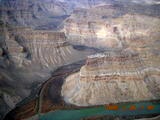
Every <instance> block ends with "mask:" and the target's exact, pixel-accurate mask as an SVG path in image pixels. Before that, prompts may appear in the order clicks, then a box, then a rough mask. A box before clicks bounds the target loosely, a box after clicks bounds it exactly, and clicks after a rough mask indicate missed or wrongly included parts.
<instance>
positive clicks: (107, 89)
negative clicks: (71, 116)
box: [62, 50, 160, 106]
mask: <svg viewBox="0 0 160 120" xmlns="http://www.w3.org/2000/svg"><path fill="white" fill-rule="evenodd" d="M152 57H154V58H155V59H152ZM159 58H160V56H155V55H153V54H152V55H151V54H150V55H149V53H148V56H144V55H142V54H138V53H135V52H134V53H133V51H132V52H131V51H128V50H127V51H109V52H106V53H105V54H104V53H103V54H96V55H92V56H89V57H88V59H87V61H86V65H85V66H83V67H82V68H81V70H80V72H78V73H74V74H72V75H70V76H69V77H68V78H66V82H65V84H64V85H63V88H62V96H63V97H64V99H65V101H66V102H68V103H71V104H76V105H80V106H90V105H100V104H109V103H118V102H131V101H143V100H150V99H159V98H160V94H159V91H160V82H159V77H160V68H159V62H158V59H159ZM142 88H143V89H142Z"/></svg>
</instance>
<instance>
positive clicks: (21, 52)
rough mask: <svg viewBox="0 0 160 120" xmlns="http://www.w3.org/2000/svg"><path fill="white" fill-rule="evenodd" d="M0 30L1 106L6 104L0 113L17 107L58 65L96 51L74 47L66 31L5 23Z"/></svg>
mask: <svg viewBox="0 0 160 120" xmlns="http://www.w3.org/2000/svg"><path fill="white" fill-rule="evenodd" d="M0 30H1V33H0V34H1V40H2V43H1V44H0V45H1V49H0V50H1V51H0V52H1V56H0V76H1V77H0V86H2V87H1V89H0V90H1V91H2V101H3V105H4V106H2V107H5V106H7V107H5V108H4V109H2V110H4V111H0V113H3V112H5V111H8V110H9V109H11V108H14V107H15V105H16V104H17V103H19V102H20V101H21V100H22V99H24V98H25V97H27V96H29V95H30V94H32V91H36V90H37V89H38V87H39V86H40V84H41V83H43V82H44V81H46V80H47V79H48V78H49V77H51V74H52V72H54V70H56V69H57V68H59V67H61V66H63V65H67V64H71V63H74V62H77V61H80V60H83V59H85V58H86V57H87V56H88V55H90V54H92V53H93V52H94V51H90V50H86V51H83V50H81V51H79V50H77V49H75V48H74V47H73V46H71V45H70V44H69V43H68V42H67V41H66V36H65V34H64V33H63V32H55V31H43V30H33V29H31V28H25V27H14V28H13V26H12V25H9V24H7V25H6V24H4V23H3V22H2V23H1V29H0ZM15 82H16V83H18V84H15ZM5 90H7V92H6V91H5ZM1 103H2V102H1ZM0 105H1V104H0Z"/></svg>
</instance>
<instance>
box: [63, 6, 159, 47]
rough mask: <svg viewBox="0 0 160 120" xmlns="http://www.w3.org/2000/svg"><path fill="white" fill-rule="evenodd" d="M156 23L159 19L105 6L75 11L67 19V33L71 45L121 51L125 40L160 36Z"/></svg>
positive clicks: (118, 7) (65, 24)
mask: <svg viewBox="0 0 160 120" xmlns="http://www.w3.org/2000/svg"><path fill="white" fill-rule="evenodd" d="M150 20H151V21H152V20H153V21H154V22H149V21H150ZM157 24H159V19H158V17H151V16H149V15H145V14H144V15H141V14H139V13H134V12H132V11H130V12H126V11H125V9H124V8H123V7H122V9H121V7H120V6H114V5H102V6H98V7H94V8H90V9H77V10H75V11H74V12H73V14H72V15H71V16H70V17H69V18H67V20H65V22H64V31H65V33H66V36H67V38H68V41H69V42H70V43H72V44H78V45H85V46H92V47H98V48H118V49H121V48H123V46H124V44H123V43H124V41H127V43H130V42H132V41H135V40H140V39H141V40H140V41H143V40H144V39H150V38H151V39H152V37H153V36H156V37H158V36H159V35H158V31H159V28H158V27H157ZM146 28H148V29H146ZM155 34H156V35H155Z"/></svg>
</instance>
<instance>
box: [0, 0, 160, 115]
mask: <svg viewBox="0 0 160 120" xmlns="http://www.w3.org/2000/svg"><path fill="white" fill-rule="evenodd" d="M159 11H160V7H159V3H158V1H157V2H156V0H148V1H146V0H141V1H140V0H139V1H136V0H132V1H130V2H128V0H120V1H119V0H1V3H0V108H3V109H0V115H4V113H6V111H8V110H10V109H11V108H14V107H15V105H16V104H17V103H19V102H20V101H22V100H23V99H24V98H25V97H27V96H29V95H30V94H32V93H34V91H36V90H38V88H39V87H40V85H41V83H43V82H45V81H46V80H47V79H48V78H49V77H50V76H51V73H52V72H54V70H56V69H57V68H59V67H61V66H63V65H66V64H71V63H74V62H77V61H79V60H82V59H87V61H86V65H85V66H83V67H82V68H81V70H80V72H78V73H76V74H73V75H71V76H68V78H67V79H66V82H65V84H64V86H63V90H62V95H63V96H64V98H65V100H66V101H67V102H69V103H73V104H76V105H84V106H87V105H90V104H92V105H95V104H103V103H110V102H111V101H114V102H122V101H134V100H144V99H145V100H147V99H157V98H158V97H159V90H160V89H159V81H158V79H159V72H157V70H159V68H157V66H158V65H159V50H160V49H159V43H160V42H159V39H160V35H159V32H160V28H159V24H160V20H159V17H160V12H159ZM73 45H76V47H75V46H73ZM77 45H78V47H77ZM86 46H87V47H92V48H100V49H101V48H103V50H106V53H108V52H109V53H110V50H111V51H114V52H113V54H114V55H115V54H118V55H119V54H120V53H121V52H122V51H129V54H133V53H134V54H136V55H138V58H136V59H135V60H132V57H131V58H129V60H128V61H127V60H126V59H128V58H127V57H126V58H125V57H124V56H121V57H122V58H123V57H124V61H121V59H120V61H116V62H115V61H114V60H115V59H112V57H113V56H114V55H113V56H112V54H111V56H109V59H110V61H108V59H107V60H106V59H104V58H105V57H104V56H105V55H104V54H103V53H102V54H99V55H97V54H96V55H97V56H98V57H97V56H96V55H95V56H94V55H93V56H90V57H88V58H87V56H88V55H91V54H94V53H95V52H96V50H97V49H96V50H95V49H92V48H90V49H88V48H86ZM117 51H119V52H117ZM146 51H147V52H146ZM148 53H149V55H150V56H149V57H145V55H144V54H148ZM120 55H121V54H120ZM139 58H140V59H141V60H140V61H142V62H143V63H145V64H144V65H142V64H140V65H139V63H138V62H137V60H139ZM146 60H147V62H146ZM126 61H127V62H126ZM124 64H125V65H126V66H125V65H124ZM123 65H124V66H125V67H124V66H123ZM130 66H132V67H133V68H134V69H131V74H132V76H129V74H130V73H129V72H128V70H130ZM103 67H106V68H103ZM121 67H124V69H120V68H121ZM145 67H146V68H145ZM91 68H92V69H91ZM151 68H153V69H151ZM119 69H120V71H121V70H122V71H121V72H122V73H118V72H119V71H117V70H119ZM109 70H110V71H109ZM143 71H144V73H142V74H141V72H143ZM146 71H147V72H146ZM148 71H149V72H150V74H148ZM155 71H156V72H155ZM135 72H136V73H135ZM104 73H105V74H106V75H108V76H103V74H104ZM153 73H156V74H153ZM114 74H117V75H120V77H119V78H120V80H118V79H116V77H117V75H114ZM137 74H138V75H139V74H140V75H141V76H142V77H136V76H137ZM89 75H90V76H89ZM95 75H96V76H95ZM108 79H110V81H109V82H108V81H107V82H106V80H108ZM112 80H113V81H112ZM129 80H131V81H129ZM155 84H158V87H157V86H156V85H155ZM68 86H69V88H68ZM141 87H143V88H144V89H143V90H140V89H141ZM99 88H100V89H99ZM134 88H135V89H134ZM153 88H155V89H153ZM77 89H78V90H79V91H77ZM105 89H107V92H106V91H105V92H104V93H103V94H101V91H103V90H105ZM117 90H118V92H117ZM108 91H110V93H108ZM137 92H139V94H138V95H136V93H137ZM113 94H114V95H113ZM79 95H80V96H79ZM82 96H83V97H82ZM97 96H98V97H97ZM125 96H126V97H125ZM108 97H109V98H110V99H108V101H107V102H106V98H108ZM88 98H91V99H90V100H89V99H88ZM0 118H1V116H0Z"/></svg>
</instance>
